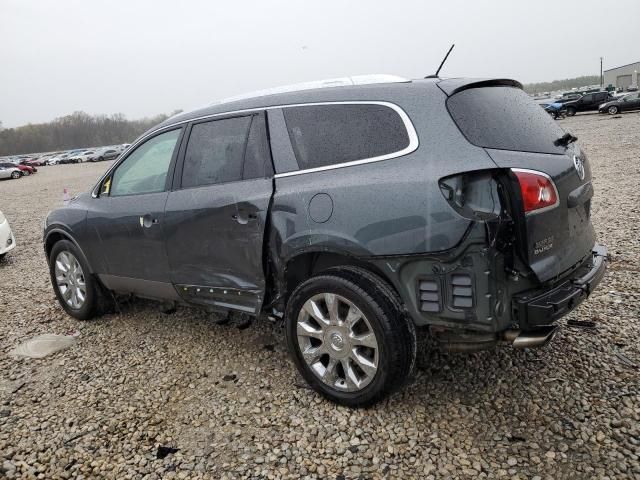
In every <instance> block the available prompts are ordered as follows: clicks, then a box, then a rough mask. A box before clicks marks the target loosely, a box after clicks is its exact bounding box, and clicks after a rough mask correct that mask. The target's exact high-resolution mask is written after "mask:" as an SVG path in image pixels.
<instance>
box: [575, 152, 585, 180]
mask: <svg viewBox="0 0 640 480" xmlns="http://www.w3.org/2000/svg"><path fill="white" fill-rule="evenodd" d="M573 166H574V167H576V172H578V176H579V177H580V180H584V162H583V161H582V159H581V158H580V157H578V156H577V155H574V156H573Z"/></svg>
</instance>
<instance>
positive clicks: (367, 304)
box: [285, 267, 417, 407]
mask: <svg viewBox="0 0 640 480" xmlns="http://www.w3.org/2000/svg"><path fill="white" fill-rule="evenodd" d="M334 302H335V304H334ZM330 305H336V307H335V309H334V310H333V312H334V313H333V314H332V313H330V312H331V308H330ZM314 307H315V309H314ZM310 310H311V311H312V312H314V314H315V316H314V315H310V314H309V313H308V312H309V311H310ZM316 318H320V319H321V320H316ZM285 322H286V337H287V345H288V347H289V352H290V354H291V356H292V358H293V361H294V363H295V364H296V367H297V368H298V371H299V372H300V374H301V375H302V376H303V377H304V379H305V380H306V381H307V383H308V384H309V385H310V386H311V387H312V388H313V389H314V390H316V391H317V392H318V393H320V394H321V395H323V396H324V397H326V398H328V399H329V400H331V401H333V402H335V403H339V404H341V405H346V406H349V407H365V406H369V405H373V404H374V403H377V402H379V401H380V400H382V399H383V398H385V397H386V396H388V395H390V394H391V393H393V392H395V391H396V390H398V389H399V388H400V387H401V386H402V385H403V384H404V383H405V382H406V380H407V378H408V377H409V376H410V375H411V373H412V371H413V368H414V366H415V359H416V349H417V347H416V333H415V326H414V324H413V321H412V320H411V319H410V318H408V317H407V316H406V315H405V313H404V312H403V310H402V308H401V306H400V303H399V301H398V299H397V297H396V296H395V294H394V293H393V291H392V290H391V289H390V288H389V286H388V285H386V284H385V283H384V281H383V280H382V279H380V278H379V277H377V276H375V275H373V274H371V273H370V272H368V271H366V270H363V269H359V268H354V267H342V268H333V269H330V270H327V271H326V272H324V273H323V274H321V275H318V276H315V277H312V278H310V279H309V280H307V281H305V282H303V283H302V284H300V285H299V286H298V287H297V288H296V289H295V290H294V292H293V293H292V294H291V297H290V299H289V301H288V302H287V309H286V313H285ZM303 352H304V354H303ZM305 357H306V359H305ZM332 372H333V373H332Z"/></svg>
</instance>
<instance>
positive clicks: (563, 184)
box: [447, 86, 595, 281]
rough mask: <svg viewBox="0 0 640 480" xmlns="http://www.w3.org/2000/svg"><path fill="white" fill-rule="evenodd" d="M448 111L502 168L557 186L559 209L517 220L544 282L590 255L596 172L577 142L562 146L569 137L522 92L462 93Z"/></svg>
mask: <svg viewBox="0 0 640 480" xmlns="http://www.w3.org/2000/svg"><path fill="white" fill-rule="evenodd" d="M447 107H448V109H449V112H450V113H451V116H452V118H453V119H454V121H455V122H456V124H457V125H458V127H459V128H460V130H461V131H462V133H463V134H464V135H465V136H466V137H467V139H468V140H469V141H470V142H471V143H473V144H474V145H478V146H481V147H484V148H485V150H486V151H487V153H488V154H489V155H490V156H491V158H492V159H493V161H494V162H495V163H496V164H497V165H498V166H499V167H501V168H508V169H525V170H533V171H535V172H541V173H542V174H544V175H546V176H548V177H550V178H551V180H552V181H553V183H554V184H555V187H556V190H557V197H558V202H557V204H556V205H555V206H553V207H552V208H545V209H541V210H540V211H537V212H536V211H533V212H530V213H527V214H525V213H524V212H523V211H522V212H520V216H519V218H517V219H516V220H517V222H518V223H519V224H520V225H521V226H522V227H523V230H524V243H525V246H524V248H525V251H524V252H522V253H523V257H524V260H525V261H527V262H528V264H529V266H530V267H531V269H532V270H533V271H534V273H535V274H536V275H537V277H538V279H539V280H540V281H546V280H549V279H552V278H554V277H556V276H559V275H561V274H563V273H564V272H566V271H567V270H569V269H571V268H572V267H574V266H576V265H577V264H578V263H580V262H582V261H583V260H584V259H585V258H586V257H587V256H588V255H590V254H591V249H592V247H593V245H594V243H595V232H594V229H593V226H592V225H591V221H590V207H591V197H592V194H593V188H592V186H591V170H590V168H589V164H588V162H587V159H586V156H585V155H584V153H583V152H582V151H581V150H580V149H579V148H578V147H577V145H576V144H575V143H572V144H569V145H563V144H561V143H560V142H557V140H558V139H559V138H560V137H562V136H563V135H564V134H565V132H564V131H563V130H562V129H561V128H560V127H559V126H558V124H557V122H554V121H553V120H552V119H551V118H550V116H549V115H547V114H545V112H544V110H542V109H541V108H540V107H539V106H537V105H536V104H535V103H533V101H531V99H530V98H529V97H528V95H526V94H525V93H524V92H523V91H522V90H521V89H519V88H513V87H507V86H491V87H485V88H469V89H465V90H462V91H459V92H458V93H454V94H453V95H451V96H450V98H449V99H448V100H447ZM512 177H513V178H515V176H512ZM516 182H517V181H516ZM515 195H519V192H518V193H516V194H515Z"/></svg>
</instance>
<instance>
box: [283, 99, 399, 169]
mask: <svg viewBox="0 0 640 480" xmlns="http://www.w3.org/2000/svg"><path fill="white" fill-rule="evenodd" d="M284 117H285V120H286V122H287V130H288V131H289V137H290V138H291V144H292V145H293V150H294V152H295V154H296V158H297V160H298V166H299V167H300V169H302V170H304V169H308V168H317V167H325V166H329V165H336V164H340V163H346V162H353V161H357V160H365V159H370V158H375V157H380V156H383V155H389V154H393V153H397V152H400V151H402V150H404V149H405V148H407V147H408V146H409V134H408V133H407V129H406V127H405V124H404V122H403V121H402V118H401V117H400V115H399V114H398V113H397V112H396V111H395V110H393V109H392V108H390V107H387V106H384V105H361V104H335V105H305V106H300V107H290V108H285V109H284Z"/></svg>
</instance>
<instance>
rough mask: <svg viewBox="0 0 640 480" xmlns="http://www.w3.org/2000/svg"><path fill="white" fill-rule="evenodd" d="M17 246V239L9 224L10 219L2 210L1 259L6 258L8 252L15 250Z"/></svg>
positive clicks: (0, 221) (0, 219) (0, 213)
mask: <svg viewBox="0 0 640 480" xmlns="http://www.w3.org/2000/svg"><path fill="white" fill-rule="evenodd" d="M15 246H16V239H15V237H14V236H13V232H12V231H11V227H10V226H9V220H7V218H6V217H5V216H4V214H3V213H2V212H0V260H2V259H3V258H4V256H5V255H6V254H7V252H9V251H10V250H13V249H14V248H15Z"/></svg>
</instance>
